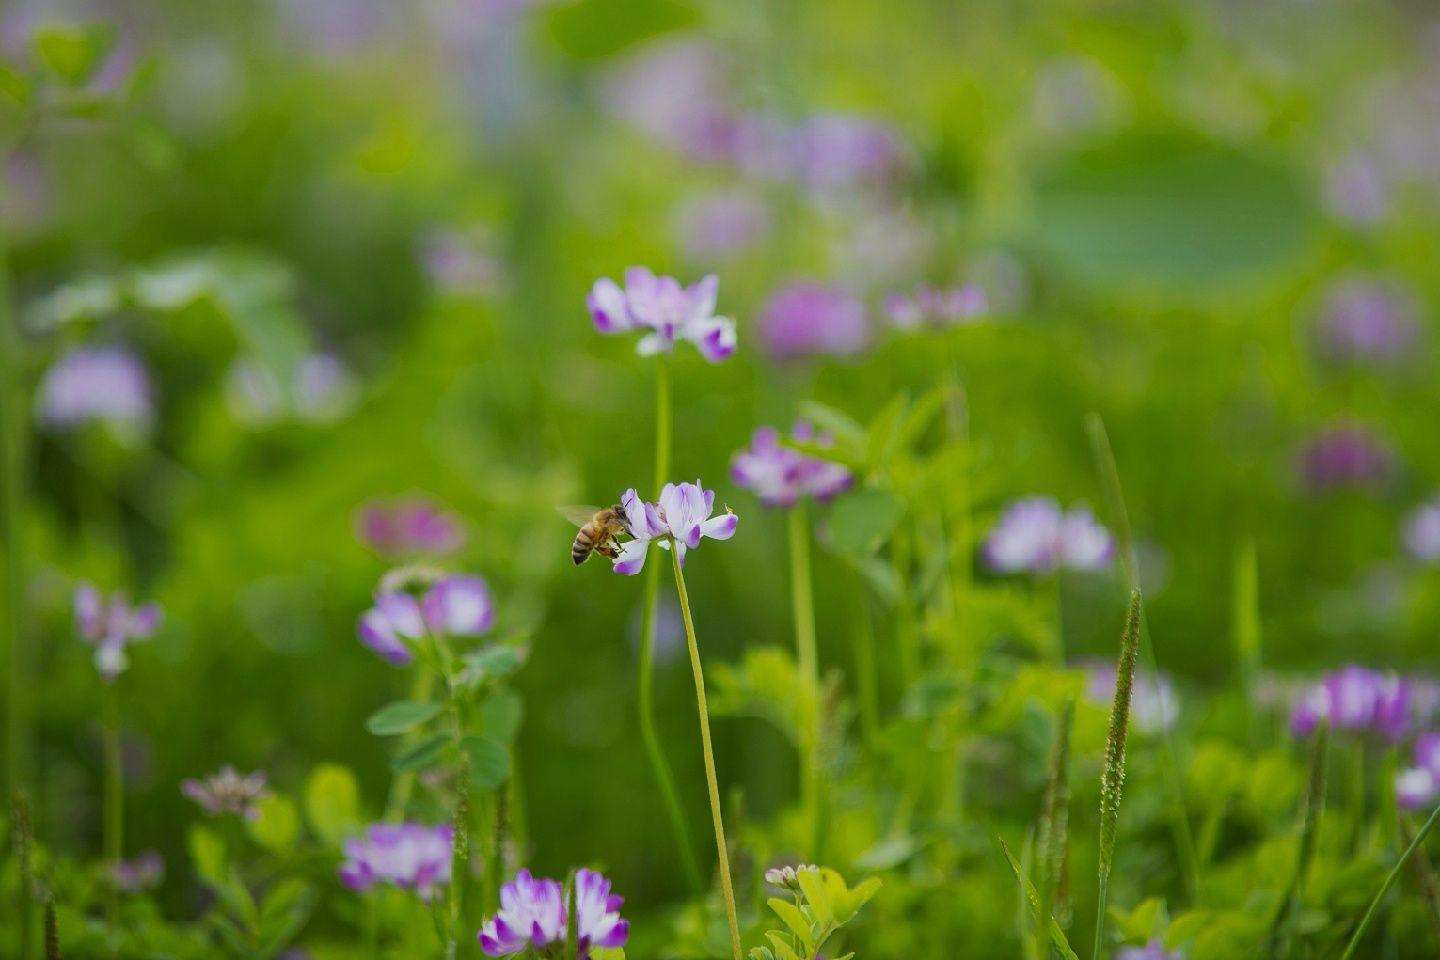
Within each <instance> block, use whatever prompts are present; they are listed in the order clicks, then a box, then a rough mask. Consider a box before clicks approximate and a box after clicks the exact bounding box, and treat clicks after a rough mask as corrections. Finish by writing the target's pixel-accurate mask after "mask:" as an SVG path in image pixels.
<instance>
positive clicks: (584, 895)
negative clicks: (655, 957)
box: [479, 868, 630, 960]
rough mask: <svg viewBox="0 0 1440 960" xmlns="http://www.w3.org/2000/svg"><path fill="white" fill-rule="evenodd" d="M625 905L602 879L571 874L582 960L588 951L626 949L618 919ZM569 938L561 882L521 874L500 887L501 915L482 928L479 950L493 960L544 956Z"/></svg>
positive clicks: (626, 928)
mask: <svg viewBox="0 0 1440 960" xmlns="http://www.w3.org/2000/svg"><path fill="white" fill-rule="evenodd" d="M623 902H624V901H623V899H622V898H621V897H618V896H616V895H615V894H613V893H611V892H610V881H609V880H608V879H606V878H605V876H604V875H603V874H600V873H596V872H595V871H593V870H585V869H583V868H582V869H580V870H577V871H575V935H576V942H577V945H578V947H579V956H580V958H581V960H584V958H588V957H589V956H590V948H591V947H619V946H623V945H624V943H625V939H626V937H627V936H628V935H629V933H630V922H629V921H628V920H622V919H621V918H620V914H619V910H620V905H621V904H622V903H623ZM568 932H569V907H568V904H567V902H566V896H565V889H564V888H563V887H562V886H561V885H560V882H559V881H558V880H551V879H549V878H548V877H534V876H531V875H530V871H528V870H521V871H520V872H519V873H517V874H516V875H515V879H514V880H512V881H510V882H509V883H506V884H503V885H502V886H501V887H500V911H499V912H498V913H496V914H495V916H493V917H491V918H490V919H489V920H486V921H485V923H484V925H483V926H481V928H480V933H479V940H480V948H481V949H482V950H484V951H485V953H486V954H487V955H489V956H492V957H503V956H507V955H509V954H513V953H519V952H520V951H521V950H524V949H526V948H534V949H535V950H537V951H543V950H544V949H545V948H546V947H555V946H559V945H561V944H563V943H564V942H565V939H566V936H567V934H568Z"/></svg>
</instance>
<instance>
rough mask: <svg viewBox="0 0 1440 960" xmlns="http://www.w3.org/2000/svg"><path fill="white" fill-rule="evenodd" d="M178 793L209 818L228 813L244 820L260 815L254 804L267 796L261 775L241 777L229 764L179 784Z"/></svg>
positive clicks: (256, 773)
mask: <svg viewBox="0 0 1440 960" xmlns="http://www.w3.org/2000/svg"><path fill="white" fill-rule="evenodd" d="M180 792H181V793H182V794H184V795H185V796H186V797H188V798H189V799H191V800H194V801H195V802H196V803H198V804H199V805H200V808H201V809H202V810H204V811H205V812H206V813H208V814H210V816H212V817H216V816H219V815H220V814H222V813H231V814H234V815H235V816H237V817H240V818H242V819H245V820H254V819H255V818H256V816H258V815H259V811H258V808H257V807H256V804H257V803H259V802H260V800H261V799H263V798H264V797H265V796H266V795H267V794H268V793H269V791H268V790H267V789H266V787H265V774H264V773H262V772H260V771H259V770H256V771H255V772H254V773H247V774H244V775H243V776H242V775H241V774H239V773H237V772H236V770H235V768H234V767H232V766H230V764H228V763H227V764H225V765H224V766H223V767H221V768H220V769H219V770H217V771H216V772H215V773H212V774H211V775H210V776H208V777H206V778H205V779H204V780H184V781H181V783H180Z"/></svg>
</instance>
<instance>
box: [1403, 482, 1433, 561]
mask: <svg viewBox="0 0 1440 960" xmlns="http://www.w3.org/2000/svg"><path fill="white" fill-rule="evenodd" d="M1401 535H1402V537H1403V539H1404V540H1405V546H1406V548H1407V549H1409V551H1410V554H1411V555H1412V556H1413V557H1415V559H1417V560H1422V561H1424V562H1426V563H1434V562H1435V561H1437V560H1440V497H1436V498H1434V499H1432V500H1430V501H1428V502H1426V503H1423V504H1421V505H1420V506H1418V507H1416V508H1415V510H1414V511H1413V512H1412V513H1411V514H1410V516H1409V517H1407V518H1406V519H1405V527H1404V530H1403V531H1402V534H1401Z"/></svg>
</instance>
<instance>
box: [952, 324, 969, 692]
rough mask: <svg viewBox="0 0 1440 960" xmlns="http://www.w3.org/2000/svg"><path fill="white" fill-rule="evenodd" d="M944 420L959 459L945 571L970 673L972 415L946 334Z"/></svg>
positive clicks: (959, 649) (959, 648)
mask: <svg viewBox="0 0 1440 960" xmlns="http://www.w3.org/2000/svg"><path fill="white" fill-rule="evenodd" d="M945 346H946V358H947V361H948V362H947V363H946V365H945V387H946V389H945V394H946V403H945V422H946V428H947V431H948V433H949V434H950V443H951V444H952V445H953V447H954V449H955V452H956V457H957V462H956V464H955V469H954V470H953V471H952V472H951V473H950V475H949V481H950V482H949V484H948V486H947V492H948V493H949V496H948V497H947V498H946V502H945V506H946V517H945V519H946V520H947V521H948V525H949V527H950V534H949V536H948V537H947V538H946V544H947V548H946V571H947V572H948V574H949V581H950V603H951V606H952V607H953V609H954V617H955V624H954V627H955V636H956V644H955V650H954V654H955V656H956V657H957V659H959V660H961V661H963V662H961V663H957V664H955V665H956V666H958V667H960V668H961V669H962V670H965V671H966V673H967V675H968V673H969V672H970V671H971V670H972V669H973V668H974V666H975V664H974V657H975V650H974V648H973V646H972V644H971V643H970V639H971V638H970V635H969V632H968V630H967V629H966V628H967V625H968V620H967V619H966V612H967V611H966V606H967V603H968V599H969V596H970V582H971V577H972V575H973V571H972V569H971V565H970V550H971V541H972V540H973V539H974V535H973V533H972V532H971V523H970V415H969V406H968V404H967V403H966V397H965V386H964V381H963V379H962V377H961V375H960V356H959V351H957V350H956V348H955V337H954V336H953V335H951V334H947V335H946V336H945Z"/></svg>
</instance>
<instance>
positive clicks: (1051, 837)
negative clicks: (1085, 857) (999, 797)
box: [1035, 697, 1075, 953]
mask: <svg viewBox="0 0 1440 960" xmlns="http://www.w3.org/2000/svg"><path fill="white" fill-rule="evenodd" d="M1074 719H1075V699H1074V698H1073V697H1069V698H1067V699H1066V700H1065V704H1064V706H1063V707H1061V709H1060V716H1059V717H1057V718H1056V720H1055V740H1054V742H1053V743H1052V744H1051V747H1050V764H1049V773H1048V775H1047V777H1046V783H1045V800H1044V803H1043V804H1042V806H1041V809H1040V826H1039V829H1038V830H1037V831H1036V841H1035V843H1036V847H1037V849H1038V853H1039V861H1040V862H1039V867H1040V905H1041V906H1042V907H1043V908H1044V913H1045V915H1046V916H1056V915H1057V914H1063V913H1064V911H1059V910H1057V909H1056V904H1057V899H1058V896H1059V892H1060V890H1061V889H1063V888H1064V886H1065V884H1064V883H1063V880H1062V874H1063V872H1064V870H1065V850H1066V847H1067V846H1068V845H1069V841H1070V728H1071V725H1072V722H1073V721H1074ZM1042 936H1043V937H1044V939H1043V940H1042V942H1041V944H1040V947H1041V952H1042V953H1046V952H1048V949H1047V948H1046V946H1045V945H1046V943H1048V942H1049V936H1048V934H1046V933H1044V932H1043V931H1042Z"/></svg>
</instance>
